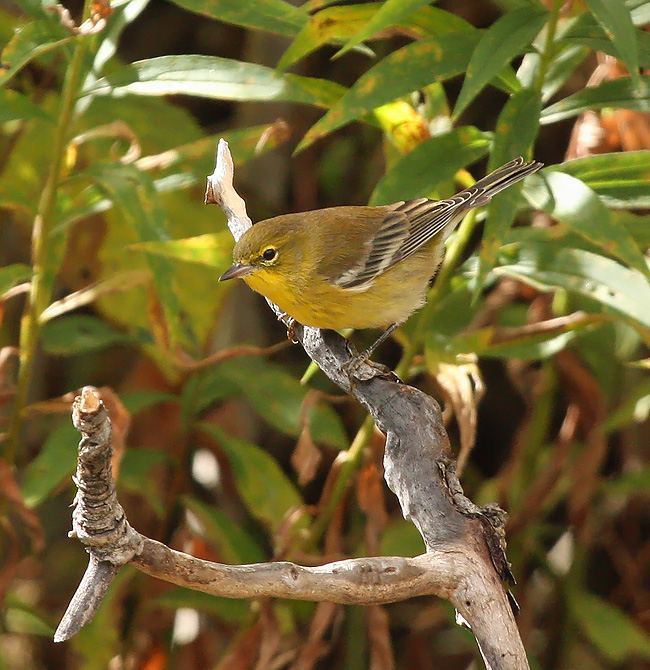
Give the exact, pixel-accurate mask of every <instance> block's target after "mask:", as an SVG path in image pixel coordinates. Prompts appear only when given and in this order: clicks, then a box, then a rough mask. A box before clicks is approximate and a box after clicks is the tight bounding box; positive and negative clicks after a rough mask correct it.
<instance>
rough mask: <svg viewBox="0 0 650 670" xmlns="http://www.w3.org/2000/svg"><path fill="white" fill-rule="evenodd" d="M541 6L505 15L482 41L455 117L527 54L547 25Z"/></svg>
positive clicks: (478, 46)
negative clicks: (515, 60)
mask: <svg viewBox="0 0 650 670" xmlns="http://www.w3.org/2000/svg"><path fill="white" fill-rule="evenodd" d="M546 17H547V12H546V10H544V9H543V8H542V7H541V5H532V4H531V5H526V6H524V7H520V8H519V9H515V10H513V11H511V12H508V13H507V14H504V15H503V16H502V17H501V18H500V19H498V20H497V21H496V22H495V23H493V24H492V25H491V26H490V27H489V28H488V29H487V30H486V31H485V33H484V34H483V36H482V37H481V41H480V42H479V43H478V45H477V47H476V49H475V50H474V52H473V53H472V57H471V59H470V61H469V65H468V66H467V72H466V73H465V81H464V82H463V87H462V89H461V91H460V95H459V96H458V100H457V101H456V107H455V109H454V113H453V116H454V117H455V118H458V116H459V115H460V113H461V112H462V111H463V110H464V109H465V108H466V107H467V106H468V105H469V104H470V102H472V100H474V98H475V97H476V96H477V95H478V93H479V92H480V91H481V90H482V89H483V88H484V87H485V86H486V85H487V84H488V83H489V82H490V80H491V79H492V78H493V77H494V76H496V75H497V74H498V73H499V72H501V70H503V68H504V67H505V66H506V65H507V64H508V63H510V61H511V60H512V59H513V58H515V56H518V55H519V54H520V53H522V51H524V50H525V49H526V48H527V47H528V46H529V45H530V43H531V42H532V41H533V39H534V38H535V36H536V35H537V33H539V31H540V30H541V29H542V27H543V25H544V23H545V22H546Z"/></svg>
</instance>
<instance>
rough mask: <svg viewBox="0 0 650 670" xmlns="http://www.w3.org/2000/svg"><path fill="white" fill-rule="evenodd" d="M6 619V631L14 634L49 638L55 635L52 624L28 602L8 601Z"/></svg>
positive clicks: (5, 612)
mask: <svg viewBox="0 0 650 670" xmlns="http://www.w3.org/2000/svg"><path fill="white" fill-rule="evenodd" d="M4 621H5V623H4V625H5V629H6V631H7V632H8V633H11V634H14V635H16V634H18V635H41V636H42V637H47V638H49V639H52V636H53V635H54V628H53V627H52V625H51V624H50V623H48V622H47V621H46V620H45V618H44V617H43V616H42V615H41V614H39V613H38V612H36V611H35V610H34V608H33V607H32V606H30V605H27V604H22V603H21V604H20V605H19V606H16V604H15V603H6V609H5V610H4Z"/></svg>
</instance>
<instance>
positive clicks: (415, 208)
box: [334, 191, 474, 289]
mask: <svg viewBox="0 0 650 670" xmlns="http://www.w3.org/2000/svg"><path fill="white" fill-rule="evenodd" d="M473 195H474V194H473V193H469V191H463V193H459V194H458V195H456V196H454V197H453V198H450V199H449V200H427V199H426V198H419V199H417V200H407V201H406V202H397V203H395V204H394V205H391V207H390V210H389V211H388V212H387V214H386V216H385V217H384V219H383V220H382V222H381V224H380V225H379V226H378V227H377V229H376V231H375V234H374V236H373V237H372V239H371V240H369V241H368V242H367V243H366V244H365V247H366V253H364V254H363V255H362V256H361V258H359V260H358V262H357V263H355V265H354V266H353V267H351V268H350V269H348V270H347V271H346V272H344V273H343V274H342V275H341V276H340V277H337V278H336V279H335V280H334V283H335V284H336V285H337V286H340V287H341V288H356V289H361V288H364V287H367V286H369V285H370V284H371V283H372V282H373V280H374V279H375V278H376V277H377V276H378V275H380V274H382V273H383V272H386V271H387V270H390V268H392V267H394V266H395V265H396V264H397V263H399V262H400V261H403V260H404V259H405V258H408V257H409V256H410V255H411V254H413V253H415V252H416V251H417V250H418V249H419V248H420V247H421V246H422V245H423V244H426V243H427V242H428V241H429V240H431V239H432V238H433V237H434V236H435V235H437V234H438V233H439V232H440V231H442V230H443V229H444V228H445V227H447V226H448V225H449V224H450V223H451V222H452V221H453V220H454V218H456V217H458V216H459V213H460V212H461V211H462V210H463V209H464V205H465V203H466V202H467V201H468V200H469V199H471V197H472V196H473Z"/></svg>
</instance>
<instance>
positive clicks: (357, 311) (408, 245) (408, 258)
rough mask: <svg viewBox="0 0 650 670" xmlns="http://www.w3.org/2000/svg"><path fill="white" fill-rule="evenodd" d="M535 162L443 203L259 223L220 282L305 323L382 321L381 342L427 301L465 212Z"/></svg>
mask: <svg viewBox="0 0 650 670" xmlns="http://www.w3.org/2000/svg"><path fill="white" fill-rule="evenodd" d="M540 167H542V163H538V162H535V161H531V162H529V163H525V162H524V159H523V158H521V157H519V158H516V159H515V160H513V161H511V162H510V163H507V164H506V165H504V166H502V167H500V168H499V169H497V170H495V171H494V172H492V173H491V174H489V175H487V176H486V177H484V178H483V179H481V180H479V181H477V182H476V184H474V186H472V187H470V188H468V189H465V190H464V191H461V192H460V193H458V194H456V195H455V196H453V197H452V198H449V199H448V200H428V199H426V198H420V199H417V200H408V201H406V202H396V203H394V204H392V205H385V206H383V207H331V208H328V209H318V210H315V211H312V212H302V213H298V214H285V215H283V216H276V217H274V218H272V219H267V220H265V221H261V222H259V223H256V224H255V225H254V226H252V227H251V228H249V229H248V230H247V231H246V232H245V233H244V234H243V235H242V236H241V238H240V239H239V241H238V242H237V243H236V244H235V248H234V251H233V260H234V264H233V265H232V267H230V268H229V269H228V270H226V272H224V273H223V275H221V277H220V278H219V281H224V280H226V279H232V278H235V277H239V278H241V279H243V280H244V281H245V282H246V283H247V284H248V285H249V286H250V287H251V288H252V289H253V290H255V291H257V292H258V293H261V294H262V295H263V296H265V297H266V298H268V299H269V300H271V301H272V302H274V303H275V304H276V305H277V306H278V307H279V308H280V309H282V310H283V311H284V312H286V313H287V314H288V315H289V316H290V317H292V318H293V319H295V320H296V321H298V322H299V323H302V324H303V325H305V326H314V327H316V328H332V329H334V330H339V329H343V328H355V329H357V328H388V329H389V330H388V331H387V332H386V333H384V335H383V336H382V337H381V338H380V340H379V341H383V340H384V339H385V337H386V336H387V335H388V333H389V332H391V331H392V330H393V329H394V328H395V327H396V326H397V325H399V324H401V323H403V322H404V321H406V319H407V318H408V317H409V316H410V315H411V314H412V313H413V312H414V311H415V310H416V309H418V308H419V307H421V306H422V305H423V304H424V302H425V299H426V293H427V288H428V286H429V282H430V281H431V278H432V277H433V276H434V275H435V273H436V272H437V270H438V267H439V265H440V263H441V261H442V259H443V256H444V249H445V246H444V245H445V240H446V239H447V237H448V236H449V234H450V233H451V232H452V231H453V229H454V228H455V227H456V225H457V224H458V222H459V221H461V219H462V218H463V216H464V215H465V213H466V212H467V210H469V209H471V208H473V207H480V206H482V205H486V204H487V203H488V202H489V201H490V199H491V198H492V196H494V195H496V194H497V193H499V191H502V190H503V189H505V188H508V186H511V185H512V184H515V183H516V182H518V181H519V180H520V179H523V178H524V177H526V176H527V175H529V174H532V173H533V172H536V171H537V170H539V168H540ZM379 341H378V342H376V343H375V345H373V347H371V350H374V348H375V347H376V345H377V344H379ZM368 356H369V352H365V354H364V358H365V357H368Z"/></svg>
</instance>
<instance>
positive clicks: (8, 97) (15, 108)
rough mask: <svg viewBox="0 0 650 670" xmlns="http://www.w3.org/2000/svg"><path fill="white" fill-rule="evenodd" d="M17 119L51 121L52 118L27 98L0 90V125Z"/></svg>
mask: <svg viewBox="0 0 650 670" xmlns="http://www.w3.org/2000/svg"><path fill="white" fill-rule="evenodd" d="M17 119H25V120H30V119H38V120H39V121H52V117H51V116H50V115H49V114H48V113H47V112H46V111H45V110H44V109H43V108H42V107H39V106H38V105H35V104H34V103H33V102H32V101H31V100H30V99H29V98H28V97H27V96H25V95H21V94H20V93H18V92H16V91H9V90H7V89H0V123H6V122H7V121H15V120H17Z"/></svg>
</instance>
